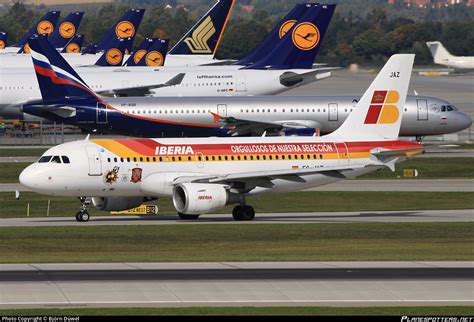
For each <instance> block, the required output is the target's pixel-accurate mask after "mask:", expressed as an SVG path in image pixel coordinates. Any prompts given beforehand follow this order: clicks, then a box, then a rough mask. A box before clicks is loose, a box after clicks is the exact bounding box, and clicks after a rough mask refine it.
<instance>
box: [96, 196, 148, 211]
mask: <svg viewBox="0 0 474 322" xmlns="http://www.w3.org/2000/svg"><path fill="white" fill-rule="evenodd" d="M145 201H146V199H145V198H144V197H133V198H121V197H107V198H104V197H93V198H92V204H93V205H94V207H96V208H97V209H98V210H102V211H123V210H128V209H132V208H136V207H138V206H140V205H141V204H142V203H144V202H145Z"/></svg>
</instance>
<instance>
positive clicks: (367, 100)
mask: <svg viewBox="0 0 474 322" xmlns="http://www.w3.org/2000/svg"><path fill="white" fill-rule="evenodd" d="M414 59H415V55H412V54H400V55H393V56H392V57H391V58H390V59H389V60H388V62H387V63H386V64H385V66H384V67H383V68H382V70H381V71H380V73H379V74H378V75H377V77H376V78H375V80H374V81H373V82H372V84H371V85H370V87H369V88H368V89H367V91H366V92H365V94H364V96H362V98H361V99H360V101H359V103H357V106H356V107H355V108H354V111H353V112H351V114H349V117H348V118H347V119H346V121H345V122H344V123H343V124H342V125H341V126H340V127H339V128H338V129H337V130H336V131H334V132H333V133H331V134H329V135H328V136H327V137H331V138H334V139H343V140H345V141H383V140H396V139H397V138H398V136H399V132H400V125H401V121H402V115H403V109H404V107H405V101H406V97H407V92H408V85H409V83H410V78H411V73H412V69H413V62H414Z"/></svg>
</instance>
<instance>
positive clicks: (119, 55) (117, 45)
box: [95, 38, 132, 66]
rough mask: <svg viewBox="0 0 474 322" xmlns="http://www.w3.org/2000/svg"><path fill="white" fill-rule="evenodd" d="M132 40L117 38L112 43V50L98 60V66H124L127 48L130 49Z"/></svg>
mask: <svg viewBox="0 0 474 322" xmlns="http://www.w3.org/2000/svg"><path fill="white" fill-rule="evenodd" d="M131 42H132V39H131V38H117V39H116V40H115V42H114V43H111V48H110V49H107V51H105V52H104V53H103V54H102V55H101V56H100V58H99V60H97V62H96V63H95V65H97V66H122V62H123V57H124V56H125V53H126V50H127V48H129V47H130V43H131Z"/></svg>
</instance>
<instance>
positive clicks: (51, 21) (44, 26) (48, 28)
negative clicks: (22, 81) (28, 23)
mask: <svg viewBox="0 0 474 322" xmlns="http://www.w3.org/2000/svg"><path fill="white" fill-rule="evenodd" d="M60 13H61V12H60V11H49V12H48V13H46V14H45V15H44V16H43V17H42V18H41V19H40V20H39V21H38V22H37V23H36V24H35V25H34V26H33V27H32V28H31V29H30V31H28V33H27V34H26V35H25V36H24V37H23V38H22V39H21V40H20V41H19V42H17V43H16V44H15V45H14V46H13V47H20V49H19V50H18V53H19V54H24V53H29V52H30V49H29V47H28V46H27V42H28V39H30V38H31V37H33V36H34V35H35V34H36V35H48V36H49V35H51V33H52V32H53V31H54V28H55V27H56V24H57V23H58V19H59V14H60Z"/></svg>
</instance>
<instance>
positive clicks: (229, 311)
mask: <svg viewBox="0 0 474 322" xmlns="http://www.w3.org/2000/svg"><path fill="white" fill-rule="evenodd" d="M0 315H2V316H19V315H21V316H45V315H46V316H84V315H89V316H91V315H102V316H104V315H105V316H124V315H135V316H136V315H138V316H152V315H243V316H246V315H279V316H293V315H389V316H459V315H461V316H472V315H474V308H473V307H472V306H433V307H429V306H420V307H416V306H409V307H189V308H80V309H69V308H68V309H21V310H0Z"/></svg>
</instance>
